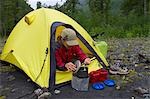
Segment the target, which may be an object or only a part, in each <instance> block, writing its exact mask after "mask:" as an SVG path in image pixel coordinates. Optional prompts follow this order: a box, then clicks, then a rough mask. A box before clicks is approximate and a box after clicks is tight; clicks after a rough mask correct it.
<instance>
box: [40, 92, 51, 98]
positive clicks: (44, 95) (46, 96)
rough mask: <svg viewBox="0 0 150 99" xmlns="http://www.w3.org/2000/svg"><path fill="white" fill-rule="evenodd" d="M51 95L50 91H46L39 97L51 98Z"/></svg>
mask: <svg viewBox="0 0 150 99" xmlns="http://www.w3.org/2000/svg"><path fill="white" fill-rule="evenodd" d="M50 96H51V93H50V92H44V93H43V94H41V95H40V96H38V99H49V97H50Z"/></svg>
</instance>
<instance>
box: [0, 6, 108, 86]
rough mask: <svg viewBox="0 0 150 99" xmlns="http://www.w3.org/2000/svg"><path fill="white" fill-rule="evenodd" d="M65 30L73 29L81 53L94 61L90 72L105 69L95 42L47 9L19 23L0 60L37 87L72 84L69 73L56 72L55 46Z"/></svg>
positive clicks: (9, 38) (72, 22)
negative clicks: (58, 37)
mask: <svg viewBox="0 0 150 99" xmlns="http://www.w3.org/2000/svg"><path fill="white" fill-rule="evenodd" d="M64 27H70V28H72V29H74V30H75V31H76V32H77V36H78V40H79V42H80V47H81V48H82V50H83V51H84V52H85V53H86V54H87V55H90V56H94V57H96V59H95V60H93V61H92V63H91V64H90V66H89V72H91V71H93V70H97V69H99V68H100V66H98V65H100V64H101V66H102V65H103V66H108V63H107V61H106V59H105V57H104V55H103V54H102V53H101V52H100V51H99V49H98V48H97V47H96V46H95V43H94V40H93V39H92V38H91V37H90V36H89V34H88V33H87V32H86V31H85V30H84V29H83V28H82V27H81V26H80V25H79V24H78V23H77V22H75V21H74V20H73V19H71V18H70V17H68V16H67V15H65V14H63V13H61V12H59V11H56V10H53V9H47V8H41V9H38V10H35V11H32V12H30V13H28V14H27V15H25V16H24V17H23V18H22V19H21V20H20V21H19V22H18V24H17V25H16V26H15V28H14V29H13V31H12V32H11V34H10V36H9V37H8V39H7V42H6V44H5V46H4V48H3V51H2V54H1V56H0V60H3V61H7V62H9V63H12V64H14V65H16V66H17V67H19V68H20V69H21V70H23V71H24V72H25V73H26V74H27V75H28V76H29V77H30V78H31V79H32V81H33V82H35V83H36V84H38V85H39V86H40V87H47V88H48V87H53V86H54V85H56V84H60V83H63V82H66V81H69V80H71V78H72V74H71V72H61V71H56V62H55V55H54V51H55V45H56V44H55V42H56V37H57V36H58V35H59V34H60V32H61V30H62V29H63V28H64Z"/></svg>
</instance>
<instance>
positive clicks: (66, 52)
mask: <svg viewBox="0 0 150 99" xmlns="http://www.w3.org/2000/svg"><path fill="white" fill-rule="evenodd" d="M55 57H56V65H57V66H59V67H64V66H65V64H66V63H68V62H72V61H73V60H74V59H78V60H80V61H81V62H83V61H84V59H85V58H87V57H86V55H85V54H84V53H83V51H82V50H81V48H80V47H79V45H75V46H70V47H69V48H68V49H66V48H65V47H64V46H62V47H60V48H58V49H56V52H55Z"/></svg>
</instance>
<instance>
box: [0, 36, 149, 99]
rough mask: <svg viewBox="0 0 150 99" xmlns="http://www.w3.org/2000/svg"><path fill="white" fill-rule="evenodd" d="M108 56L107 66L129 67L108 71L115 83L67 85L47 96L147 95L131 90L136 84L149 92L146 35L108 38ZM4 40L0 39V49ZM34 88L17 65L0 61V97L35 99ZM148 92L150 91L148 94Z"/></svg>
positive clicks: (122, 98) (120, 98)
mask: <svg viewBox="0 0 150 99" xmlns="http://www.w3.org/2000/svg"><path fill="white" fill-rule="evenodd" d="M106 42H107V43H108V46H109V49H108V55H107V60H108V62H109V64H110V66H112V65H115V64H116V63H117V62H118V61H119V64H120V66H122V67H128V68H129V69H130V73H129V74H128V75H124V76H121V75H109V78H111V79H113V80H115V81H116V86H115V87H106V88H105V89H104V90H101V91H99V90H94V89H92V87H91V85H90V86H89V91H88V92H78V91H75V90H74V89H72V88H71V86H70V85H66V86H63V87H61V88H59V89H58V90H59V91H60V93H59V94H54V93H52V96H51V97H50V98H49V99H150V97H149V98H146V97H144V96H143V95H142V94H140V93H137V92H135V91H134V89H135V88H137V87H142V88H144V89H148V90H149V92H150V62H149V61H150V50H149V49H150V40H149V38H132V39H115V38H111V39H107V40H106ZM3 44H4V42H3V41H0V50H1V49H2V47H3ZM36 88H37V86H36V84H34V83H33V82H32V81H30V79H29V78H28V77H27V76H26V75H25V74H24V73H23V72H22V71H20V70H19V69H17V68H15V67H14V66H12V65H9V64H2V62H0V99H36V97H35V96H34V95H33V93H32V92H33V91H34V90H35V89H36ZM148 95H150V94H148Z"/></svg>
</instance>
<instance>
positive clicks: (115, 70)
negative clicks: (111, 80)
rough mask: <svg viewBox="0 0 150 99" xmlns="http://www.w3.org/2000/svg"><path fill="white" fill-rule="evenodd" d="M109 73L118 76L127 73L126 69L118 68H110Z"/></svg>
mask: <svg viewBox="0 0 150 99" xmlns="http://www.w3.org/2000/svg"><path fill="white" fill-rule="evenodd" d="M109 73H110V74H114V75H116V74H119V75H126V74H128V73H129V71H128V68H127V67H123V68H121V67H119V66H111V67H110V69H109Z"/></svg>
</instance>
